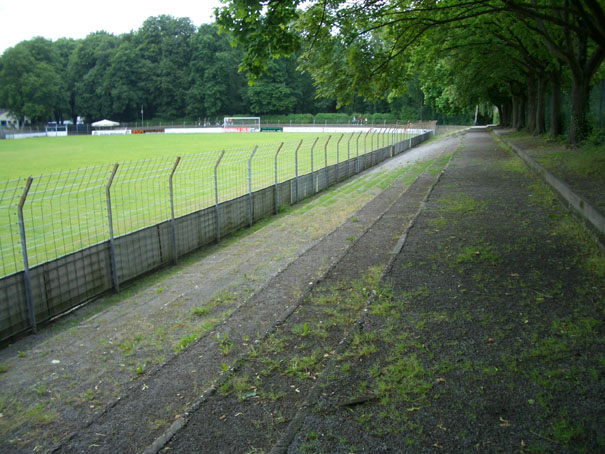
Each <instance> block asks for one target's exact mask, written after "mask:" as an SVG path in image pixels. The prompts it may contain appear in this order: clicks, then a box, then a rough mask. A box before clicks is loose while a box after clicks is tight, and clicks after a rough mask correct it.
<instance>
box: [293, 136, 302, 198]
mask: <svg viewBox="0 0 605 454" xmlns="http://www.w3.org/2000/svg"><path fill="white" fill-rule="evenodd" d="M302 143H303V141H302V139H300V142H299V143H298V146H297V147H296V150H295V151H294V175H295V177H296V203H298V150H299V149H300V147H301V145H302Z"/></svg>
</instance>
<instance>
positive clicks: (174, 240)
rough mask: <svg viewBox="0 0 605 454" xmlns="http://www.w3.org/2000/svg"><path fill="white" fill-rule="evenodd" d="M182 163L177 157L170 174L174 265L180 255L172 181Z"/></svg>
mask: <svg viewBox="0 0 605 454" xmlns="http://www.w3.org/2000/svg"><path fill="white" fill-rule="evenodd" d="M179 162H181V157H180V156H177V158H176V161H175V163H174V167H173V168H172V172H171V173H170V180H169V183H168V184H169V186H170V226H171V227H172V251H173V252H174V264H175V265H176V263H177V259H178V253H177V249H176V224H175V222H174V190H173V185H172V179H173V177H174V172H176V168H177V167H178V165H179Z"/></svg>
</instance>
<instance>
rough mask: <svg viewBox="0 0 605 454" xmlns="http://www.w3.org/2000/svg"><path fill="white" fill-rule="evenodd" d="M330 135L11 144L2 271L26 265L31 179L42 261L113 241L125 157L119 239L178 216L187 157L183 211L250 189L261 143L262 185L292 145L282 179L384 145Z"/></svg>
mask: <svg viewBox="0 0 605 454" xmlns="http://www.w3.org/2000/svg"><path fill="white" fill-rule="evenodd" d="M329 136H330V135H329V134H319V135H315V134H283V133H262V134H204V135H196V134H191V135H179V134H174V135H170V134H169V135H131V136H74V137H64V138H49V139H22V140H4V141H1V142H0V159H1V160H2V162H3V165H2V166H1V168H0V276H2V275H6V274H10V273H13V272H16V271H19V270H20V269H22V266H23V264H22V257H21V246H20V239H19V224H18V217H17V205H18V204H19V199H20V197H21V195H22V194H23V192H24V187H25V182H26V179H27V178H26V177H27V176H28V175H34V179H33V183H32V186H31V189H30V191H29V194H28V197H27V201H26V203H25V206H24V226H25V233H26V237H27V247H28V255H29V264H30V266H35V265H38V264H41V263H44V262H47V261H49V260H53V259H55V258H57V257H60V256H63V255H66V254H69V253H71V252H74V251H77V250H80V249H83V248H85V247H87V246H90V245H93V244H97V243H100V242H103V241H106V240H107V239H108V238H109V222H108V213H107V198H106V186H107V184H108V182H109V180H110V177H111V174H112V170H113V165H114V163H116V162H119V163H120V164H119V167H118V170H117V173H116V175H115V178H114V180H113V183H112V186H111V193H110V195H111V208H112V217H113V223H112V226H113V230H114V236H116V237H117V236H121V235H125V234H127V233H130V232H132V231H135V230H138V229H142V228H144V227H147V226H150V225H154V224H157V223H159V222H163V221H166V220H168V219H170V216H171V206H170V186H169V180H170V175H171V173H172V171H173V169H174V168H175V167H174V166H175V163H176V157H177V156H181V157H182V159H181V161H180V162H179V163H178V166H177V168H176V170H175V172H174V177H173V194H174V214H175V216H176V217H179V216H183V215H185V214H188V213H192V212H195V211H198V210H201V209H203V208H206V207H208V206H212V205H213V204H214V203H215V201H216V199H217V198H218V200H219V202H222V201H225V200H230V199H234V198H236V197H239V196H242V195H244V194H247V193H248V191H249V182H248V161H249V159H250V157H251V155H252V151H253V150H254V148H255V147H256V146H257V145H258V148H257V150H256V152H255V154H254V158H253V159H252V161H251V171H252V181H251V187H252V190H258V189H261V188H264V187H268V186H271V185H273V184H274V183H275V159H276V158H275V156H276V152H277V150H278V147H279V145H280V143H281V142H282V141H283V142H284V145H283V147H282V148H281V149H280V151H279V154H278V155H277V179H278V182H282V181H286V180H288V179H291V178H294V176H295V172H296V167H298V174H299V175H304V174H308V173H310V172H311V170H318V169H321V168H323V167H324V166H325V165H326V164H327V165H333V164H335V163H336V162H337V160H338V161H339V162H342V161H343V160H345V159H346V158H347V156H351V157H354V156H356V154H357V153H358V152H359V153H360V154H362V153H363V151H364V149H365V150H366V151H367V152H370V151H371V150H372V149H373V148H374V149H375V148H376V142H377V140H375V139H374V138H373V137H372V134H370V137H369V138H368V139H367V142H366V145H365V146H364V137H361V139H360V140H359V141H357V140H356V139H357V137H356V136H354V138H353V139H355V140H353V139H352V140H351V141H350V142H349V140H348V137H350V136H347V135H345V136H343V138H342V140H341V141H340V145H338V142H339V138H340V137H341V134H334V135H332V137H331V138H330V139H329V140H328V137H329ZM316 139H317V140H316ZM301 140H302V144H301ZM347 143H348V144H349V145H347ZM299 144H300V147H299ZM372 144H373V145H374V146H373V147H372ZM381 145H382V141H381ZM221 150H227V152H226V153H225V154H224V156H223V157H222V159H221V161H220V164H219V166H218V170H217V179H218V192H215V184H214V167H215V164H216V163H217V161H218V158H219V156H220V153H221ZM297 150H298V152H297ZM296 155H298V159H296ZM296 163H298V166H296ZM36 175H43V176H36ZM2 180H5V181H2Z"/></svg>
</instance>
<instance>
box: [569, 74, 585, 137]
mask: <svg viewBox="0 0 605 454" xmlns="http://www.w3.org/2000/svg"><path fill="white" fill-rule="evenodd" d="M583 76H584V74H574V75H573V85H572V87H571V121H570V123H569V143H570V144H571V145H578V144H580V142H582V141H583V140H585V139H586V138H587V137H588V136H589V134H590V122H589V121H588V112H589V109H590V105H589V98H588V96H589V93H590V87H589V85H588V83H589V79H587V78H585V77H583Z"/></svg>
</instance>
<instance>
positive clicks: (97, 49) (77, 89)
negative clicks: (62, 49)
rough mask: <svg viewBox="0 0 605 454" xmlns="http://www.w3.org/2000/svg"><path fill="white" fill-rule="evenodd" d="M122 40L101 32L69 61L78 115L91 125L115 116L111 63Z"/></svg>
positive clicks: (89, 38)
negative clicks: (112, 101) (112, 98)
mask: <svg viewBox="0 0 605 454" xmlns="http://www.w3.org/2000/svg"><path fill="white" fill-rule="evenodd" d="M119 41H120V40H119V38H117V37H116V36H114V35H112V34H109V33H106V32H97V33H93V34H90V35H88V36H87V37H86V38H84V39H83V40H81V41H80V42H78V44H77V45H76V48H75V50H74V52H73V54H72V55H71V57H70V60H69V67H68V74H69V81H70V84H72V86H73V90H74V109H75V112H74V115H79V116H82V117H85V118H86V119H87V120H88V121H95V120H99V119H102V118H111V117H112V116H113V115H112V114H113V110H112V105H111V104H112V103H111V93H110V91H109V87H110V86H111V82H109V81H108V77H107V75H108V73H109V68H110V66H111V60H112V57H113V56H114V54H115V52H116V48H117V47H118V45H119Z"/></svg>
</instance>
